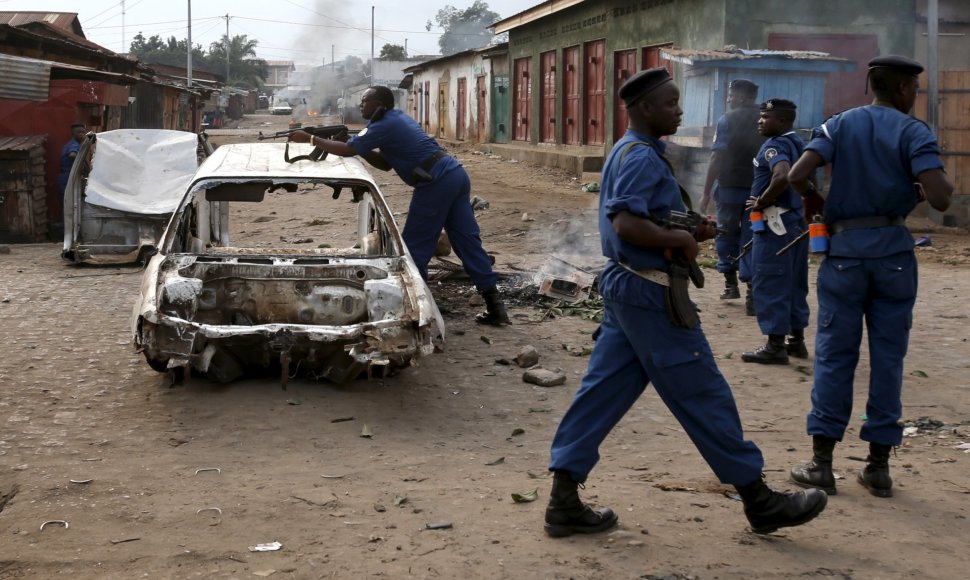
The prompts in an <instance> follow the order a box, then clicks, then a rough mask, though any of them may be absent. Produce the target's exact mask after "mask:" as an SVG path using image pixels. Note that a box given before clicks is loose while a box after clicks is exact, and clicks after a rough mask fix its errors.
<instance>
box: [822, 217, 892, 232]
mask: <svg viewBox="0 0 970 580" xmlns="http://www.w3.org/2000/svg"><path fill="white" fill-rule="evenodd" d="M904 225H906V218H904V217H899V216H896V217H889V216H884V215H874V216H870V217H863V218H854V219H850V220H840V221H837V222H835V223H834V224H832V225H830V226H829V233H831V234H832V235H835V234H838V233H842V232H844V231H846V230H864V229H869V228H885V227H888V226H904Z"/></svg>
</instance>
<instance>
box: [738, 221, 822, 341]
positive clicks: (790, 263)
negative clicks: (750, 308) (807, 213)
mask: <svg viewBox="0 0 970 580" xmlns="http://www.w3.org/2000/svg"><path fill="white" fill-rule="evenodd" d="M789 216H790V217H789ZM782 221H783V223H784V224H785V229H786V230H787V232H786V233H785V235H782V236H779V235H778V234H775V233H774V232H772V231H771V230H767V231H765V232H762V233H758V234H754V245H753V247H752V251H751V263H752V265H753V268H752V269H753V270H754V280H753V282H754V285H753V287H752V288H753V290H754V295H755V303H754V311H755V314H757V316H758V326H759V327H760V328H761V333H762V334H764V335H769V334H778V335H786V334H791V331H793V330H803V329H804V328H805V327H806V326H808V315H809V312H808V238H804V239H802V240H801V241H800V242H798V244H796V245H795V246H794V247H792V248H791V249H790V250H788V251H787V252H785V253H784V254H782V255H781V256H777V255H775V254H777V253H778V250H780V249H782V248H784V247H785V246H787V245H788V244H789V243H791V242H792V241H793V240H794V239H795V238H797V237H798V235H799V234H800V233H802V232H803V231H805V228H806V227H807V226H806V225H805V221H804V220H803V219H802V216H801V214H798V213H796V212H791V211H790V212H788V213H785V214H783V215H782Z"/></svg>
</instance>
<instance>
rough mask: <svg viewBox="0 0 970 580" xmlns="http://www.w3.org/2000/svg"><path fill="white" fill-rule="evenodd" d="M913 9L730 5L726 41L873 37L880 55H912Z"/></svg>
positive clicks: (891, 0)
mask: <svg viewBox="0 0 970 580" xmlns="http://www.w3.org/2000/svg"><path fill="white" fill-rule="evenodd" d="M954 1H963V0H954ZM914 4H915V0H838V1H834V0H800V1H798V2H792V1H790V0H725V22H724V39H725V42H726V43H728V44H736V45H737V46H739V47H740V48H764V47H766V46H768V35H769V34H771V33H772V32H775V33H789V34H874V35H876V37H877V38H878V39H879V52H880V53H881V54H902V55H912V54H913V33H912V31H913V29H914V26H915V5H914ZM692 48H696V47H692Z"/></svg>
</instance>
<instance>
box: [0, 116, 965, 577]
mask: <svg viewBox="0 0 970 580" xmlns="http://www.w3.org/2000/svg"><path fill="white" fill-rule="evenodd" d="M246 122H247V123H248V126H250V127H252V126H258V124H259V123H263V122H267V123H271V122H278V121H277V120H276V119H274V118H272V117H268V116H254V117H249V118H247V121H246ZM456 154H457V155H458V156H459V158H460V159H462V161H463V162H465V164H466V166H467V167H468V168H469V171H470V173H471V175H472V181H473V184H474V193H475V194H477V195H480V196H482V197H484V198H485V199H487V200H488V201H489V203H490V208H489V209H487V210H484V211H482V212H481V213H479V219H480V221H481V224H482V228H483V236H484V238H485V240H486V245H487V247H488V249H489V250H490V251H493V252H495V253H496V254H497V264H498V267H500V268H501V269H503V270H507V271H513V270H514V269H524V270H532V269H535V268H536V267H538V266H539V265H541V264H542V263H543V261H544V260H545V259H547V257H548V256H549V255H550V254H564V255H568V256H570V257H571V259H574V260H585V261H589V262H595V261H596V258H595V256H596V255H597V250H598V247H597V245H598V240H597V235H596V230H595V220H594V217H595V210H594V204H595V201H596V197H595V194H590V193H583V192H582V191H580V188H579V183H578V181H576V180H573V179H572V178H571V177H569V176H566V175H564V174H562V173H558V172H554V171H551V170H547V169H544V168H537V167H531V166H528V165H525V164H521V163H512V162H510V161H507V160H503V159H498V158H492V157H489V156H486V155H481V154H475V153H473V152H472V151H470V150H457V151H456ZM382 181H384V182H386V183H387V186H386V190H385V193H387V194H388V197H389V200H390V203H391V205H392V207H393V208H394V209H395V210H396V211H399V212H404V211H405V210H406V208H407V200H408V191H407V189H406V188H405V187H404V186H403V185H402V184H400V182H399V181H398V180H397V179H396V178H395V177H393V176H391V175H387V177H386V179H385V178H382ZM294 212H298V210H296V209H294ZM523 213H528V214H529V217H530V218H532V219H534V220H535V221H523V220H522V214H523ZM294 215H297V214H296V213H294ZM286 217H287V216H280V220H279V223H281V224H284V225H281V226H280V227H281V228H284V227H289V228H293V229H294V231H297V230H298V229H299V227H300V222H299V221H294V222H287V221H286V219H285V218H286ZM287 223H291V225H289V226H286V225H285V224H287ZM918 225H919V224H917V226H918ZM288 233H289V232H282V231H281V235H284V234H288ZM930 236H931V238H932V240H933V243H934V245H933V246H932V247H931V248H926V249H921V250H920V260H921V262H920V268H921V280H920V299H919V302H918V304H917V307H916V313H915V324H914V328H913V333H912V338H911V343H910V355H909V357H908V359H907V364H906V376H905V383H906V384H905V390H904V403H905V411H904V417H905V418H906V419H908V420H913V421H916V420H918V419H920V418H921V417H928V418H930V419H932V420H934V421H939V422H942V425H940V424H938V423H933V422H930V421H928V420H924V421H923V422H922V423H920V428H919V430H918V432H917V433H916V434H915V436H913V437H907V438H906V439H905V442H904V445H903V446H902V447H901V448H900V449H899V450H898V455H897V456H896V457H894V458H893V459H892V463H891V465H892V470H893V476H894V478H895V480H896V486H897V487H896V489H897V493H896V497H894V498H892V499H877V498H874V497H872V496H870V495H868V494H867V493H866V492H865V490H864V489H863V488H861V487H860V486H859V485H858V484H856V483H855V481H854V478H855V474H856V472H858V471H859V470H860V469H861V468H862V466H863V465H864V464H863V463H861V462H860V461H859V460H858V459H857V458H861V457H864V456H865V454H866V451H865V448H864V446H863V444H862V443H861V442H860V441H859V440H858V436H857V435H858V431H859V428H860V426H861V420H855V421H853V424H852V426H851V428H850V433H849V434H848V436H847V439H846V442H845V444H843V445H841V446H839V447H838V450H837V460H836V471H837V472H838V473H839V474H840V476H841V477H843V478H844V479H843V480H840V482H839V486H840V488H839V495H838V496H835V497H832V498H831V501H830V502H829V507H828V510H827V511H826V512H825V513H824V514H823V516H822V517H820V518H819V519H818V520H816V521H815V522H812V523H811V524H809V525H806V526H804V527H801V528H796V529H791V530H788V531H783V532H779V533H776V534H773V535H771V536H757V535H754V534H751V533H750V532H748V531H746V525H745V524H746V522H745V520H744V518H743V515H742V514H741V505H740V503H739V502H737V501H735V500H733V499H731V498H729V497H727V496H726V495H725V494H724V493H723V492H724V491H726V488H724V487H723V486H721V485H720V484H719V483H718V482H717V481H716V480H715V479H714V477H713V476H712V474H711V472H710V470H709V469H708V468H707V466H706V465H705V464H704V463H703V461H702V460H701V458H700V456H699V455H698V453H697V452H696V450H695V449H694V447H693V446H692V445H691V443H690V441H689V440H688V439H687V437H686V436H685V434H684V432H683V430H682V429H681V428H680V427H679V425H678V424H677V422H676V421H675V420H674V419H673V418H672V417H671V415H670V414H669V413H668V412H667V410H666V409H665V407H664V406H663V405H662V404H661V402H660V401H659V399H658V398H657V396H656V395H655V393H654V392H653V391H652V390H650V389H648V390H647V392H646V393H645V395H644V396H643V397H642V398H641V400H640V401H639V403H638V404H637V405H636V406H635V407H634V409H633V410H632V411H631V412H630V413H629V414H628V415H627V417H626V418H625V419H624V420H623V422H622V423H621V424H620V425H619V426H618V428H617V429H616V430H615V432H614V433H613V434H612V436H611V437H610V438H609V439H608V440H607V442H606V444H605V445H604V447H603V449H602V456H603V457H602V461H601V462H600V464H599V465H598V466H597V468H596V470H595V471H594V472H593V474H592V476H591V478H590V481H589V485H588V487H587V489H586V491H585V495H584V497H585V498H586V499H587V500H590V501H592V502H595V503H598V504H600V505H609V506H611V507H613V508H614V509H615V510H616V511H617V512H618V513H619V516H620V527H619V528H618V529H617V530H615V531H613V532H611V533H605V534H601V535H596V536H592V537H573V538H569V539H561V540H553V539H549V538H547V537H545V536H544V534H543V533H542V513H543V510H544V507H545V502H546V500H547V498H548V489H549V485H550V481H549V479H548V476H547V474H546V471H545V467H546V461H547V459H548V448H549V443H550V439H551V437H552V434H553V432H554V429H555V426H556V424H557V421H558V419H559V418H560V417H561V415H562V413H563V412H564V411H565V409H566V407H567V405H568V404H569V401H570V399H571V397H572V395H573V393H574V391H575V389H576V388H577V387H578V385H579V380H580V377H581V375H582V373H583V371H584V369H585V365H586V361H587V357H585V356H583V354H584V352H588V350H587V351H584V349H588V347H590V346H591V345H592V340H591V336H590V335H591V333H592V332H593V330H594V329H595V327H596V325H595V323H593V322H590V321H588V320H583V319H582V318H579V317H564V318H559V317H548V316H546V317H545V318H543V315H544V314H547V313H546V311H545V310H542V309H538V308H536V307H534V306H530V305H527V304H520V305H519V306H516V307H513V308H512V314H513V316H514V321H515V324H514V325H513V326H511V327H508V328H504V329H492V328H482V327H479V326H477V325H475V323H474V322H473V321H472V315H473V313H474V312H475V310H476V309H477V307H472V306H469V305H468V303H467V302H468V300H467V299H468V297H470V296H471V292H470V286H469V285H468V284H467V283H466V282H462V281H457V282H449V283H447V284H442V285H439V286H435V287H434V288H433V290H434V292H435V294H436V297H437V298H438V300H439V304H440V305H441V306H442V309H443V311H444V312H445V317H446V323H447V325H448V335H449V337H448V342H447V345H446V350H445V352H444V353H443V354H437V355H433V356H431V357H429V358H426V359H422V361H421V362H420V364H419V366H417V367H414V368H411V369H408V370H405V371H403V372H402V373H401V374H399V375H397V376H394V377H391V378H389V379H386V380H383V381H378V380H375V381H370V382H366V381H357V382H353V383H351V384H347V385H342V386H335V385H331V384H326V383H317V382H312V381H291V382H290V385H289V390H287V391H285V392H284V391H282V390H281V389H280V386H279V382H278V381H276V380H274V379H272V378H267V379H248V380H243V381H239V382H236V383H233V384H230V385H227V386H219V385H216V384H213V383H209V382H206V381H203V380H199V379H190V380H189V381H188V382H187V383H186V384H183V385H176V386H170V381H169V380H168V378H167V377H166V375H160V374H157V373H155V372H154V371H152V370H151V369H150V368H149V367H148V365H147V364H145V362H144V360H143V359H142V358H141V357H140V356H139V355H136V354H135V353H134V352H133V351H132V348H131V346H130V345H131V340H130V336H129V329H128V325H129V318H130V313H131V312H130V311H131V305H132V302H133V299H134V296H135V294H136V292H137V284H138V281H139V277H140V271H139V270H138V269H137V268H74V267H69V266H67V265H65V264H63V263H61V261H60V259H59V257H58V256H59V245H56V244H45V245H30V246H11V247H10V249H11V252H10V253H9V254H0V322H2V323H0V342H2V344H3V351H2V352H3V354H2V357H0V384H2V388H3V391H2V392H3V396H2V397H0V578H53V577H58V576H63V577H72V578H78V579H87V578H92V579H94V578H135V577H146V578H254V577H255V578H259V577H267V576H271V577H273V578H368V577H382V578H412V577H413V578H515V579H521V578H577V579H580V578H582V579H587V578H588V579H594V578H595V579H612V578H672V579H682V578H703V579H708V578H790V577H838V578H963V577H966V558H967V555H966V554H967V538H968V537H970V522H968V520H967V516H968V506H970V501H968V500H970V495H968V494H970V455H968V454H966V453H964V452H963V451H962V450H960V449H957V448H956V446H957V445H958V444H960V443H966V442H968V441H970V405H968V390H967V375H968V373H970V356H968V355H970V347H968V344H967V340H968V337H970V324H968V321H970V318H968V313H967V312H966V308H965V297H966V295H967V294H968V290H970V266H968V264H970V255H968V252H970V238H968V237H967V236H965V235H959V234H955V233H952V232H951V233H940V232H938V231H937V232H933V233H931V234H930ZM706 252H707V255H708V256H709V257H710V256H712V248H710V247H708V248H707V249H706ZM814 271H815V268H814V266H813V269H812V273H813V275H814ZM708 272H709V279H710V285H709V287H708V288H706V289H704V290H701V291H697V290H695V291H694V293H693V296H694V298H695V299H696V301H697V302H698V303H699V305H700V306H701V308H702V311H703V312H702V319H703V324H704V327H705V329H706V331H707V334H708V336H709V337H710V340H711V343H712V345H713V348H714V351H715V353H716V355H717V356H718V358H719V361H718V362H719V364H720V366H721V369H722V371H723V372H724V373H725V375H726V376H727V378H728V380H729V382H730V383H731V384H732V386H733V387H734V391H735V395H736V397H737V400H738V405H739V407H740V409H741V414H742V419H743V422H744V425H745V428H746V431H747V434H748V435H749V437H750V438H751V439H753V440H754V441H756V442H757V443H758V444H759V445H760V446H761V447H762V449H763V451H764V453H765V457H766V461H767V466H766V467H767V471H766V475H767V478H768V480H769V482H770V483H771V484H772V485H776V486H780V487H785V486H786V485H787V484H786V482H785V480H786V479H787V471H788V468H789V467H790V465H791V464H793V463H795V462H800V461H803V460H805V459H806V458H807V457H808V455H809V444H810V443H809V439H808V438H807V437H806V436H805V435H804V417H805V413H806V412H807V411H808V408H809V391H810V388H811V376H810V375H811V368H810V365H808V366H804V365H799V364H792V365H791V366H788V367H771V368H763V367H756V366H753V365H746V364H745V363H742V362H741V361H740V358H739V354H740V352H741V351H743V350H749V349H752V348H754V347H756V346H757V345H758V344H759V343H760V341H761V337H760V335H759V332H758V329H757V326H756V324H755V322H754V319H752V318H749V317H746V316H744V314H743V304H742V303H741V302H740V301H731V302H725V301H720V300H718V299H717V296H718V294H719V292H720V288H719V283H718V280H717V277H716V275H715V274H714V273H713V272H712V271H710V270H709V271H708ZM504 291H505V292H507V293H511V290H510V289H509V288H508V287H506V288H504ZM811 300H812V306H813V310H814V288H813V292H812V297H811ZM540 319H541V321H540ZM813 335H814V319H813V321H812V325H811V326H810V328H809V337H810V338H811V337H812V336H813ZM524 345H533V346H535V347H536V348H537V349H538V350H539V352H540V354H541V356H542V360H541V364H542V365H543V366H545V367H547V368H556V367H559V368H562V369H563V370H564V371H565V373H566V374H567V377H568V379H567V382H566V384H565V385H564V386H560V387H552V388H541V387H536V386H533V385H529V384H526V383H524V382H523V381H522V369H519V368H517V367H514V366H508V365H503V364H498V363H496V360H497V359H502V358H512V357H514V356H515V355H516V353H517V352H518V351H519V349H520V348H521V347H522V346H524ZM867 365H868V358H867V356H866V354H865V352H864V353H863V358H862V361H861V365H860V366H861V367H863V368H865V367H866V366H867ZM867 376H868V375H867V373H866V372H864V371H863V372H861V373H860V377H859V381H858V383H859V385H860V386H861V385H864V384H865V381H866V380H867ZM861 395H862V393H861V392H860V393H859V396H857V397H856V410H855V412H854V413H855V416H856V417H858V416H859V415H861V414H862V412H863V411H864V405H863V400H864V399H863V398H862V396H861ZM365 426H366V427H367V429H368V430H369V431H371V432H372V433H373V436H372V437H369V438H365V437H361V433H362V430H363V429H364V428H365ZM82 482H83V483H82ZM533 489H537V490H538V496H539V497H538V500H537V501H535V502H533V503H523V504H516V503H514V502H513V501H512V499H511V494H513V493H520V494H524V493H527V492H529V491H531V490H533ZM216 508H218V509H216ZM50 520H64V521H65V522H67V523H68V524H69V527H67V526H66V525H60V524H57V523H53V524H48V525H46V526H45V527H44V529H43V530H41V529H40V528H41V524H43V523H44V522H47V521H50ZM435 524H450V526H443V527H442V529H428V528H429V525H431V526H434V525H435ZM274 541H278V542H279V543H280V544H282V548H281V549H280V550H278V551H272V552H251V551H249V549H248V548H249V547H250V546H255V545H256V544H262V543H269V542H274Z"/></svg>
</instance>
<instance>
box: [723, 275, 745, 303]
mask: <svg viewBox="0 0 970 580" xmlns="http://www.w3.org/2000/svg"><path fill="white" fill-rule="evenodd" d="M740 297H741V290H740V289H739V288H738V273H737V272H725V273H724V292H723V293H722V294H721V300H737V299H738V298H740Z"/></svg>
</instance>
